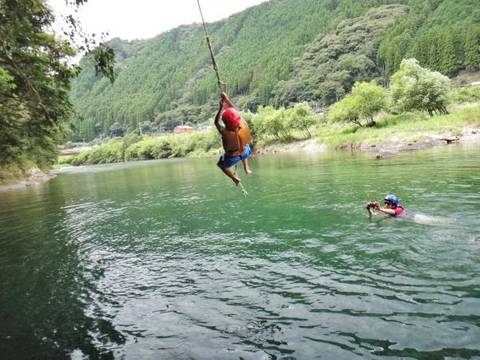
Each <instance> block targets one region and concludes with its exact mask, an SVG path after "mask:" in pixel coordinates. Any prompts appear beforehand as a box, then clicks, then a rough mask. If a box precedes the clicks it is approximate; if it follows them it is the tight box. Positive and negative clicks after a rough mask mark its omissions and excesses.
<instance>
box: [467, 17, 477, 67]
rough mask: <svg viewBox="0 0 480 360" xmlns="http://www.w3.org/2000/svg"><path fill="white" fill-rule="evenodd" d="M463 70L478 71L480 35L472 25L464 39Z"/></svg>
mask: <svg viewBox="0 0 480 360" xmlns="http://www.w3.org/2000/svg"><path fill="white" fill-rule="evenodd" d="M465 68H466V69H467V70H479V69H480V35H479V30H478V27H477V26H475V25H474V24H471V25H470V26H469V28H468V30H467V36H466V38H465Z"/></svg>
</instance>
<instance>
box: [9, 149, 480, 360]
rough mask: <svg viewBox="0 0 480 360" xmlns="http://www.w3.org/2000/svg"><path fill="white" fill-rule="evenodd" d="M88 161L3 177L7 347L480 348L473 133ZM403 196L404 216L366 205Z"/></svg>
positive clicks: (18, 353) (238, 350)
mask: <svg viewBox="0 0 480 360" xmlns="http://www.w3.org/2000/svg"><path fill="white" fill-rule="evenodd" d="M252 169H253V170H254V172H255V173H254V175H253V176H252V177H250V178H245V176H244V177H243V178H244V183H245V186H246V188H247V189H248V191H249V193H250V196H249V197H247V198H243V197H242V196H241V193H240V192H239V191H238V190H237V189H235V188H234V187H233V185H232V184H230V183H229V182H228V180H227V178H226V177H224V176H223V175H222V174H221V173H220V172H219V171H218V170H217V169H216V167H215V160H214V159H205V160H171V161H170V160H169V161H154V162H144V163H132V164H122V165H112V166H97V167H87V168H84V169H76V170H75V171H72V172H71V173H67V174H63V175H61V176H58V177H57V178H56V179H54V180H53V181H51V182H49V183H47V184H44V185H42V186H39V187H35V188H31V189H27V190H19V191H10V192H6V193H5V192H4V193H0V205H1V206H0V228H1V231H0V285H1V290H0V358H1V359H64V358H67V359H68V358H72V359H113V358H115V359H356V358H375V359H376V358H383V357H388V358H402V359H405V358H409V359H442V358H445V359H447V358H452V359H453V358H455V359H460V358H462V359H473V358H477V359H479V358H480V277H479V275H480V262H479V258H480V218H479V215H480V148H479V147H469V148H465V147H461V146H452V147H443V148H437V149H432V150H427V151H424V152H420V153H408V154H402V155H400V156H398V157H395V158H393V159H387V160H382V161H378V160H373V159H371V157H366V156H363V155H351V154H319V155H282V156H266V157H261V158H260V157H259V158H256V159H254V160H253V161H252ZM390 192H394V193H396V194H398V195H399V196H400V197H401V199H402V201H403V203H404V205H405V207H406V208H407V211H408V212H409V213H410V215H411V218H410V219H407V220H395V219H386V220H379V219H376V220H374V221H369V219H368V217H367V216H366V211H365V210H364V206H365V203H366V202H367V201H368V200H373V199H379V198H381V197H383V196H384V195H385V194H386V193H390Z"/></svg>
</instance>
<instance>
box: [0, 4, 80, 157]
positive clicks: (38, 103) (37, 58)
mask: <svg viewBox="0 0 480 360" xmlns="http://www.w3.org/2000/svg"><path fill="white" fill-rule="evenodd" d="M52 21H53V16H52V14H51V12H50V10H49V9H48V8H47V7H46V5H45V3H44V1H42V0H24V1H7V0H0V34H1V38H0V163H1V164H5V163H10V162H18V161H20V160H21V158H22V157H24V158H28V159H30V160H33V161H34V162H35V163H38V164H40V165H43V164H45V165H46V164H48V163H50V162H52V160H53V159H55V157H56V144H57V141H58V140H59V138H61V137H62V136H63V134H64V132H65V131H64V124H65V120H67V119H68V116H69V115H70V110H71V107H70V103H69V100H68V91H69V84H70V80H71V78H72V77H73V76H74V72H73V70H72V69H71V68H70V66H68V65H67V64H66V61H65V57H66V56H68V55H72V54H73V50H72V49H71V48H70V46H69V44H68V43H67V42H64V41H60V40H57V39H55V38H54V36H53V35H52V34H50V33H48V32H47V28H48V26H49V25H50V24H51V23H52Z"/></svg>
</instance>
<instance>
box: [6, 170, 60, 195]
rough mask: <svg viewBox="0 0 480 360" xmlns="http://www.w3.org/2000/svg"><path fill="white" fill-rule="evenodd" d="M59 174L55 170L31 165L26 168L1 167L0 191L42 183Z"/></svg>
mask: <svg viewBox="0 0 480 360" xmlns="http://www.w3.org/2000/svg"><path fill="white" fill-rule="evenodd" d="M58 174H59V171H57V170H51V171H47V172H45V171H42V170H40V169H39V168H38V167H32V168H30V169H28V170H20V169H16V170H15V171H12V170H11V169H10V170H8V169H3V168H2V169H1V170H0V178H1V182H0V191H7V190H15V189H23V188H27V187H32V186H36V185H40V184H43V183H44V182H46V181H49V180H51V179H53V178H54V177H56V176H57V175H58Z"/></svg>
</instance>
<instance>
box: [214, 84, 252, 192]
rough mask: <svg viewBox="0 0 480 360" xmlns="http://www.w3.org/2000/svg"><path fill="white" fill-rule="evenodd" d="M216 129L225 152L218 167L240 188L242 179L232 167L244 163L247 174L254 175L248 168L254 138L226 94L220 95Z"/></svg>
mask: <svg viewBox="0 0 480 360" xmlns="http://www.w3.org/2000/svg"><path fill="white" fill-rule="evenodd" d="M220 119H222V122H223V124H222V123H221V122H220ZM215 127H216V128H217V130H218V132H219V133H220V135H221V136H222V143H223V149H224V150H225V153H224V154H223V155H222V156H220V159H219V160H218V163H217V166H218V167H219V168H220V169H221V170H222V171H223V172H224V173H225V175H227V176H228V177H229V178H230V179H232V181H233V182H234V183H235V185H237V186H238V184H240V178H239V177H237V176H236V175H235V174H234V173H233V171H232V167H233V166H234V165H235V164H237V163H238V162H239V161H242V163H243V169H244V170H245V173H246V174H247V175H250V174H252V171H251V170H250V168H249V166H248V157H249V156H250V154H251V152H252V150H251V147H250V141H251V140H252V136H251V134H250V130H249V128H248V125H247V123H246V122H245V121H244V120H242V117H241V115H240V113H239V112H238V111H237V110H236V109H235V108H234V106H233V103H232V102H231V100H230V99H229V98H228V96H227V94H225V93H224V92H222V93H220V108H219V109H218V112H217V115H216V116H215Z"/></svg>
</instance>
